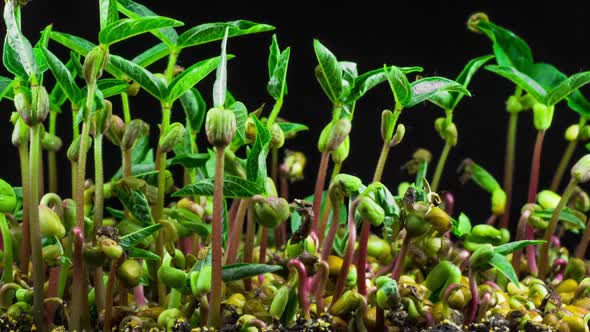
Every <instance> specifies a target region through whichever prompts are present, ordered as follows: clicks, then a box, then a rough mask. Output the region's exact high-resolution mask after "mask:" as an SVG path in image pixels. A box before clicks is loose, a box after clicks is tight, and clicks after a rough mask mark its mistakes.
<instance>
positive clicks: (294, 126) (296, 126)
mask: <svg viewBox="0 0 590 332" xmlns="http://www.w3.org/2000/svg"><path fill="white" fill-rule="evenodd" d="M278 124H279V127H281V130H282V131H283V133H284V134H285V135H286V136H287V135H292V134H295V133H298V132H300V131H305V130H309V127H307V126H306V125H304V124H301V123H295V122H279V123H278Z"/></svg>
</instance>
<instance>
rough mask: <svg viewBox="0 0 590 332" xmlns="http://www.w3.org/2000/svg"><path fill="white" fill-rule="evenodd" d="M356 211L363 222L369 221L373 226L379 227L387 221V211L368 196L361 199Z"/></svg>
mask: <svg viewBox="0 0 590 332" xmlns="http://www.w3.org/2000/svg"><path fill="white" fill-rule="evenodd" d="M356 211H357V212H358V214H359V215H360V217H361V218H362V220H365V221H368V222H369V223H371V225H374V226H379V225H381V224H382V223H383V220H384V219H385V210H383V208H382V207H381V206H380V205H379V204H377V202H375V200H374V199H372V198H371V197H368V196H364V197H361V198H360V200H359V204H358V206H357V207H356Z"/></svg>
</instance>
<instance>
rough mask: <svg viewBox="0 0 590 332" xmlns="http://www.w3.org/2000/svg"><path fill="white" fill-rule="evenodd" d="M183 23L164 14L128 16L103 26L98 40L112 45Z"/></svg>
mask: <svg viewBox="0 0 590 332" xmlns="http://www.w3.org/2000/svg"><path fill="white" fill-rule="evenodd" d="M182 25H184V23H182V22H180V21H178V20H175V19H172V18H168V17H162V16H144V17H137V18H126V19H121V20H117V21H115V22H112V23H110V24H109V25H107V26H105V27H104V28H102V29H101V30H100V32H99V33H98V41H99V42H100V43H101V44H103V45H107V46H110V45H112V44H115V43H117V42H120V41H123V40H125V39H129V38H131V37H133V36H137V35H140V34H143V33H146V32H150V31H152V30H159V29H162V28H170V27H178V26H182Z"/></svg>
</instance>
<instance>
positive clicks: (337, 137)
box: [326, 118, 352, 151]
mask: <svg viewBox="0 0 590 332" xmlns="http://www.w3.org/2000/svg"><path fill="white" fill-rule="evenodd" d="M351 127H352V124H351V122H350V119H348V118H342V119H340V120H338V121H336V123H334V126H333V127H332V130H331V131H330V135H329V136H328V140H327V141H326V150H327V151H334V150H336V149H337V148H338V147H339V146H340V144H342V142H344V139H345V138H346V137H348V134H349V133H350V129H351Z"/></svg>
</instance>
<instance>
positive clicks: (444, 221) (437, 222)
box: [424, 206, 451, 234]
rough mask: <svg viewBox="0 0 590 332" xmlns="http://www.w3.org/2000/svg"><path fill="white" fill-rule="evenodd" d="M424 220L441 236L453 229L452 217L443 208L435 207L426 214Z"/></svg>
mask: <svg viewBox="0 0 590 332" xmlns="http://www.w3.org/2000/svg"><path fill="white" fill-rule="evenodd" d="M424 220H426V222H428V223H429V224H430V225H432V227H434V229H436V231H437V232H439V233H440V234H444V233H446V232H447V231H448V230H449V229H451V217H449V215H448V214H447V213H446V212H445V211H444V210H443V209H441V208H439V207H437V206H435V207H433V208H431V209H430V211H428V213H426V215H425V216H424Z"/></svg>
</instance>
